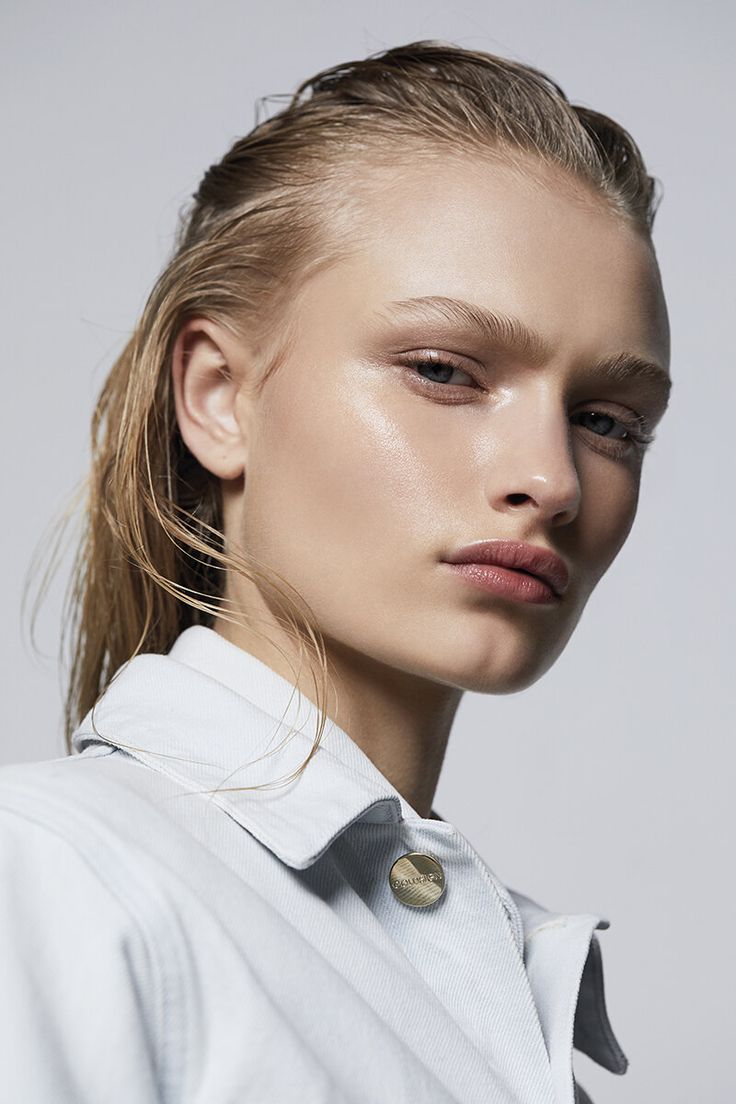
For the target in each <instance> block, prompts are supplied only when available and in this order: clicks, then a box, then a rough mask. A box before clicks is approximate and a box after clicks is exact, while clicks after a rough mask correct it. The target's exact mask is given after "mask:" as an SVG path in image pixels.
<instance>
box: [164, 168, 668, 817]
mask: <svg viewBox="0 0 736 1104" xmlns="http://www.w3.org/2000/svg"><path fill="white" fill-rule="evenodd" d="M535 165H536V163H535ZM535 173H536V176H535V177H534V179H533V180H532V178H529V180H528V181H527V182H525V181H524V179H523V178H521V177H520V176H519V174H518V173H517V172H513V171H511V170H509V169H507V168H505V167H504V166H502V165H501V164H499V163H498V162H493V163H492V162H487V161H486V160H485V159H482V158H480V157H478V156H471V155H468V157H467V159H466V160H465V159H461V158H455V159H452V160H450V159H448V160H446V161H443V160H439V159H438V161H437V164H436V166H434V167H433V168H432V171H431V172H427V169H426V167H423V168H417V169H416V170H412V168H411V162H409V166H408V167H407V168H405V169H404V168H402V171H401V172H400V173H397V174H395V179H394V180H393V181H392V182H391V184H390V187H388V188H387V187H386V186H385V183H383V182H382V184H381V187H380V188H378V187H377V188H376V192H375V198H374V200H373V203H374V205H375V206H374V209H373V211H372V216H373V217H372V218H371V220H370V223H369V225H370V228H371V230H370V235H369V240H368V243H367V245H366V246H364V247H362V248H361V250H360V251H359V252H357V253H356V254H355V255H354V256H352V257H350V258H348V259H341V260H339V261H337V262H336V263H335V264H334V265H332V266H331V267H328V268H325V269H323V270H322V271H320V272H318V273H316V274H315V275H313V276H311V277H310V278H309V279H308V280H307V281H305V282H304V283H303V284H302V286H301V288H300V289H299V293H298V296H297V298H296V300H295V301H294V303H293V306H292V307H291V309H292V310H293V312H294V315H293V317H294V318H295V320H296V322H297V331H296V332H297V335H298V336H297V340H296V341H295V343H294V348H293V350H292V351H291V352H290V354H289V357H288V358H287V360H286V362H285V363H284V364H283V365H282V366H281V367H280V368H279V369H278V371H277V373H276V374H275V375H274V376H273V378H272V379H270V380H269V381H268V382H267V383H266V386H265V388H264V390H263V393H262V394H261V395H260V396H259V397H256V396H255V394H254V392H253V389H252V387H250V383H252V381H253V378H254V372H255V365H254V360H253V357H252V354H251V352H250V351H249V349H248V348H247V347H246V346H245V344H244V343H242V342H238V341H236V340H235V339H234V338H233V336H232V335H231V334H230V333H229V332H228V331H227V330H225V329H224V328H223V327H221V326H220V325H219V324H217V323H216V322H213V321H212V320H211V319H206V318H198V319H191V320H189V321H188V322H187V324H186V325H185V326H184V327H183V328H182V330H181V332H180V334H179V336H178V340H177V342H176V347H175V351H174V358H173V368H172V371H173V382H174V389H175V400H176V411H177V418H178V422H179V426H180V429H181V433H182V436H183V438H184V441H185V442H186V444H187V446H188V447H189V449H190V450H191V451H192V453H193V454H194V455H195V456H196V457H197V458H198V459H199V461H200V462H201V463H202V464H203V465H204V467H206V468H207V469H209V470H210V471H212V472H213V473H214V474H215V475H217V476H218V477H219V478H220V479H221V480H222V487H223V497H224V521H225V532H226V537H227V541H228V543H229V544H231V543H232V544H234V545H236V546H238V547H240V548H241V549H245V550H247V551H248V552H250V553H251V554H253V555H255V556H256V557H257V558H258V560H260V561H261V562H262V563H264V564H266V565H268V567H270V568H271V569H272V570H274V571H276V572H278V573H279V574H280V575H281V576H283V577H284V578H285V579H287V580H288V581H289V582H290V583H291V584H292V585H293V586H294V587H295V588H296V589H297V591H298V592H299V593H300V594H301V595H302V596H303V598H304V599H305V600H306V602H307V603H308V605H309V606H310V607H311V609H312V611H313V612H314V614H315V615H316V617H317V620H318V624H319V626H320V628H321V630H322V632H323V634H324V636H325V641H326V645H327V654H328V658H329V661H330V670H331V672H332V674H333V678H334V680H335V684H336V687H337V691H338V698H339V703H338V701H336V700H335V698H334V696H333V693H332V691H330V696H329V698H328V703H327V712H328V715H329V716H330V717H331V718H332V719H333V720H335V721H336V723H338V724H339V725H340V726H341V727H342V728H343V729H345V731H346V732H348V733H349V735H350V736H351V738H352V739H353V740H354V741H355V742H356V743H357V744H358V745H359V746H360V747H361V748H362V750H363V751H364V752H365V753H366V755H368V757H369V758H370V759H371V760H372V762H373V763H374V764H375V765H376V766H377V767H378V769H379V770H380V771H381V772H382V773H383V774H384V776H385V777H386V778H387V779H388V780H389V781H390V782H391V783H392V784H393V785H394V786H395V787H396V789H398V790H399V792H400V793H401V794H402V795H403V796H404V797H405V799H406V800H407V801H408V802H409V804H410V805H411V806H412V808H413V809H414V810H415V811H416V812H417V813H418V814H419V815H420V816H423V817H429V816H430V815H431V814H432V801H433V798H434V794H435V790H436V787H437V782H438V779H439V775H440V770H441V767H442V761H443V758H444V755H445V750H446V747H447V741H448V738H449V734H450V729H451V726H452V723H453V719H454V716H455V713H456V710H457V708H458V705H459V703H460V701H461V699H462V695H463V692H464V691H465V690H473V691H476V692H480V693H490V694H505V693H514V692H516V691H518V690H521V689H523V688H525V687H527V686H529V685H531V684H532V683H533V682H535V681H536V680H537V679H539V678H540V677H541V676H542V675H543V674H544V673H545V672H546V671H547V670H548V669H549V667H551V665H552V664H553V663H554V661H555V660H556V658H557V657H558V656H559V655H560V653H561V652H562V650H563V648H564V646H565V644H566V642H567V640H568V639H569V637H570V635H571V633H572V631H573V629H574V627H575V625H576V624H577V622H578V620H579V618H580V615H581V613H582V611H583V609H584V607H585V604H586V602H587V600H588V598H589V596H590V594H591V593H592V591H593V589H594V587H595V586H596V584H597V582H598V581H599V579H600V578H601V577H602V575H603V574H604V573H605V571H606V570H607V568H608V567H609V566H610V564H611V563H612V561H613V560H614V558H615V557H616V555H617V553H618V552H619V550H620V549H621V547H622V545H623V543H624V542H625V540H626V537H627V536H628V534H629V532H630V529H631V526H632V524H633V521H634V518H635V515H636V509H637V502H638V496H639V486H640V478H641V472H642V462H643V459H644V455H643V451H642V450H641V449H640V447H639V446H638V445H636V444H634V443H632V442H631V441H630V440H627V439H620V434H621V431H622V428H631V425H632V419H635V417H636V416H637V415H639V416H642V417H644V418H646V422H647V428H648V429H649V431H650V432H651V431H652V430H653V429H654V428H655V426H656V425H657V423H658V422H659V420H660V419H661V417H662V414H663V413H664V410H665V408H666V405H667V399H668V384H667V373H668V371H669V355H670V350H669V325H668V319H667V311H666V306H665V301H664V296H663V293H662V288H661V282H660V277H659V270H658V267H657V263H656V258H655V256H654V254H653V252H652V251H651V249H650V247H649V246H648V245H647V244H646V242H645V241H644V240H642V239H641V238H640V237H639V236H638V235H637V234H636V233H635V232H634V231H633V230H632V229H631V228H630V227H629V226H628V225H627V224H626V223H625V222H624V221H623V220H622V219H620V218H618V217H616V216H614V215H613V214H611V212H610V211H608V210H607V209H605V208H604V207H603V206H602V205H601V204H600V203H598V202H597V201H596V200H595V199H594V198H591V197H590V196H588V194H587V193H584V192H583V191H582V190H579V191H578V190H574V191H573V190H571V185H569V182H568V181H567V178H565V180H562V179H561V178H560V176H559V174H558V172H557V171H556V170H551V169H547V168H542V167H541V166H537V167H536V168H535ZM424 296H441V297H443V298H444V299H445V300H447V299H455V300H463V301H464V302H466V303H471V304H473V305H475V306H479V307H482V308H486V309H487V310H491V311H494V312H502V313H504V314H507V315H513V316H515V317H517V318H518V319H519V320H521V321H522V322H523V323H525V324H526V325H527V326H528V327H531V328H533V329H534V330H536V331H537V332H538V333H539V335H540V336H541V337H542V338H543V339H544V342H545V343H546V345H547V346H548V347H546V348H545V349H544V350H543V351H542V352H540V355H539V356H538V357H536V358H535V357H534V356H532V353H531V351H526V352H525V351H523V350H521V349H514V348H512V347H510V346H509V345H508V343H507V342H506V341H505V340H502V339H499V338H493V337H492V336H491V335H490V334H487V333H486V334H484V333H483V332H481V331H480V330H478V329H477V328H476V327H475V326H474V325H471V324H469V323H468V322H467V321H460V320H456V321H450V320H448V319H444V320H443V319H442V318H441V317H440V316H439V315H432V317H431V318H430V316H429V315H427V316H425V317H424V318H423V317H422V316H421V315H419V314H417V313H413V314H411V315H409V314H407V313H402V314H401V316H396V317H394V316H389V313H387V312H389V308H388V307H387V304H389V303H390V302H392V301H396V300H406V299H410V298H414V297H424ZM622 352H625V353H632V354H636V355H637V356H639V357H641V358H642V359H646V360H648V361H650V362H653V363H654V364H655V365H658V366H660V367H661V369H662V370H663V376H664V379H663V381H661V382H659V383H658V382H656V381H652V380H645V379H643V378H627V379H625V380H623V381H619V382H613V381H611V380H610V379H608V378H606V377H605V376H604V375H603V374H602V373H601V372H600V371H599V370H598V369H596V367H595V365H596V362H597V361H599V360H600V359H601V358H603V357H610V356H613V355H615V354H618V353H622ZM420 353H422V354H425V355H427V354H430V355H433V356H439V357H440V358H442V359H443V360H444V359H446V358H447V357H448V356H449V357H450V358H451V360H452V362H453V365H454V370H453V369H451V368H441V367H438V366H436V365H434V366H433V365H426V364H425V365H423V366H417V364H416V363H414V364H411V363H407V361H411V360H412V359H414V360H415V361H416V360H418V359H419V357H418V354H420ZM590 411H594V412H596V413H597V414H598V415H599V417H598V418H595V417H594V418H591V416H590ZM585 412H588V413H587V416H583V415H584V413H585ZM603 415H608V416H609V417H608V418H606V417H603ZM491 538H510V539H516V540H524V541H528V542H529V543H531V544H539V545H543V546H545V547H547V548H551V549H553V550H554V551H555V552H557V553H558V554H559V555H560V556H561V557H562V558H563V559H564V561H565V563H566V564H567V566H568V568H569V571H570V586H569V589H568V591H567V593H566V595H565V596H564V598H563V599H562V601H561V602H559V603H558V604H556V605H554V606H546V605H533V604H530V603H522V602H520V601H515V600H512V599H510V598H505V597H501V596H497V595H494V594H490V593H487V592H485V591H480V590H478V589H476V588H474V587H472V586H470V585H469V584H468V583H467V582H465V581H463V580H462V579H458V578H456V577H455V576H454V574H453V573H452V572H451V571H448V569H447V566H446V564H444V563H443V562H442V561H443V559H444V558H445V557H446V556H447V555H448V554H450V553H451V552H452V551H453V550H455V549H457V548H458V547H460V546H461V545H464V544H468V543H471V542H473V541H478V540H485V539H491ZM227 595H228V597H229V598H230V599H231V600H232V601H234V602H236V603H237V608H238V609H239V610H241V611H242V612H243V614H244V616H245V617H246V618H247V619H248V620H249V623H252V624H253V625H254V626H255V629H256V631H251V630H249V629H240V628H238V627H237V626H235V625H233V624H231V623H230V622H227V621H224V620H219V621H218V622H217V624H216V629H217V631H218V632H220V633H221V634H222V635H223V636H225V637H226V638H227V639H229V640H231V641H232V642H233V643H235V644H237V645H239V646H241V647H243V648H245V649H246V650H247V651H249V652H251V653H252V654H254V655H256V656H257V657H258V658H260V659H261V660H263V661H264V662H265V663H267V664H269V665H270V666H271V667H272V668H273V669H274V670H276V671H277V672H278V673H279V674H281V675H282V676H283V677H285V678H287V679H289V681H292V682H294V681H295V679H294V674H293V671H292V670H291V668H290V667H289V665H288V663H287V662H286V661H285V660H284V659H283V657H282V656H281V655H280V654H279V653H278V651H277V650H276V649H275V648H274V647H272V646H271V645H270V644H269V643H268V642H267V641H265V640H264V639H263V637H262V636H261V635H260V632H261V631H263V630H264V629H267V630H268V634H269V635H270V637H271V639H273V640H276V641H278V643H279V644H280V646H281V647H282V648H283V649H284V650H286V651H287V652H288V653H289V654H291V655H294V654H295V652H294V646H293V644H292V643H291V641H290V639H289V637H288V636H287V635H286V634H285V633H284V632H283V630H282V629H281V628H280V627H279V626H278V625H277V624H276V622H275V620H274V616H273V610H272V607H271V604H270V603H269V601H268V600H267V598H265V597H264V596H263V595H262V594H261V593H260V592H259V591H258V590H257V589H256V587H255V586H254V585H253V584H250V583H247V582H243V581H242V580H240V579H238V578H231V579H229V581H228V589H227ZM299 685H300V689H301V690H302V693H303V694H304V695H305V696H306V697H307V698H309V699H310V700H314V687H313V685H312V684H311V682H310V679H309V675H308V672H307V671H306V670H305V672H304V675H303V677H302V678H301V679H300V680H299ZM338 704H339V708H338ZM307 769H308V768H307Z"/></svg>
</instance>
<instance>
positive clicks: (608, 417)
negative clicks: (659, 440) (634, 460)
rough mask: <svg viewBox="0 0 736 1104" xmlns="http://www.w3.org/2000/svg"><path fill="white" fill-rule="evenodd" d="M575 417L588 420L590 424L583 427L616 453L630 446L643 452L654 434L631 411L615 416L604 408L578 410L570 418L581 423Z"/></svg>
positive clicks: (628, 449)
mask: <svg viewBox="0 0 736 1104" xmlns="http://www.w3.org/2000/svg"><path fill="white" fill-rule="evenodd" d="M576 419H583V420H590V421H591V422H592V424H590V425H588V426H584V428H587V429H590V431H591V432H592V433H593V434H594V436H596V437H598V438H600V439H601V441H602V442H606V444H605V445H604V448H605V449H606V450H608V451H611V452H612V453H614V454H616V455H623V454H624V453H626V452H628V451H630V450H631V449H632V448H636V449H638V450H639V451H640V452H644V451H645V450H646V448H647V447H648V446H649V445H650V444H651V443H652V441H653V440H654V436H655V435H654V434H653V433H648V432H647V429H646V423H645V422H644V419H643V418H641V417H639V415H637V414H633V413H632V414H630V415H627V416H626V417H624V418H615V417H614V416H613V414H609V413H608V412H607V411H605V410H593V409H590V410H579V411H577V412H576V413H575V414H573V415H572V420H573V424H581V423H580V422H579V421H576ZM609 442H610V443H609Z"/></svg>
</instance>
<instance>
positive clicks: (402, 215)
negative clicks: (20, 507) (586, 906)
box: [0, 42, 670, 1104]
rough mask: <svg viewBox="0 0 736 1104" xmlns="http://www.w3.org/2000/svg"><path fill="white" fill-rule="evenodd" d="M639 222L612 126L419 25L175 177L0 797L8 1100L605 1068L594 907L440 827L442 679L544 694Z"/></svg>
mask: <svg viewBox="0 0 736 1104" xmlns="http://www.w3.org/2000/svg"><path fill="white" fill-rule="evenodd" d="M307 91H309V92H310V93H311V95H310V96H309V97H307V96H305V92H307ZM655 206H656V204H655V199H654V181H653V178H652V177H650V176H648V175H647V172H646V169H645V167H644V164H643V162H642V159H641V155H640V153H639V151H638V149H637V147H636V145H635V143H634V142H633V140H632V139H631V137H630V136H629V135H628V134H627V133H626V132H625V131H623V130H622V129H621V128H620V127H619V126H618V125H617V124H615V123H614V122H612V121H611V120H610V119H607V118H606V117H605V116H602V115H599V114H597V113H596V112H594V111H591V110H589V109H587V108H583V107H579V106H574V105H571V104H570V103H569V102H568V100H567V99H566V98H565V95H564V93H563V92H562V90H561V89H560V88H559V86H557V85H556V84H555V83H554V82H553V81H552V80H550V79H549V78H548V77H546V76H545V75H543V74H542V73H540V72H539V71H537V70H535V69H531V68H529V67H526V66H524V65H521V64H519V63H516V62H513V61H509V60H506V59H503V58H497V57H493V56H492V55H489V54H485V53H480V52H473V51H467V50H463V49H460V48H458V47H455V46H452V45H449V44H446V43H441V42H418V43H412V44H409V45H406V46H402V47H398V48H396V49H391V50H387V51H385V52H383V53H381V54H379V55H376V56H374V57H371V58H368V59H366V60H362V61H356V62H353V63H350V64H347V65H341V66H336V67H334V68H332V69H329V70H326V71H324V72H322V73H319V74H318V75H317V76H315V77H313V78H312V79H311V80H308V81H305V82H304V83H303V84H302V85H301V86H300V87H299V88H298V90H297V92H296V93H295V94H294V96H293V98H292V99H291V102H290V103H289V104H288V105H287V107H286V108H285V109H284V110H283V111H281V112H279V113H278V114H277V115H275V116H274V117H272V118H271V119H269V120H267V121H264V122H262V123H261V124H260V125H257V126H256V127H255V129H254V130H253V131H252V132H251V133H250V134H249V135H247V136H246V137H245V138H243V139H241V140H239V141H238V142H236V143H235V145H234V146H233V147H232V149H231V150H230V151H229V152H228V153H227V154H226V155H225V157H224V158H223V159H222V161H221V162H220V163H219V164H217V165H214V166H212V167H211V168H210V169H209V170H208V172H207V173H206V174H205V177H204V179H203V181H202V183H201V185H200V187H199V189H198V191H197V193H196V195H195V196H194V203H193V204H192V205H191V208H190V209H189V210H188V212H187V213H186V216H185V217H184V218H183V219H182V224H181V232H180V235H179V238H178V241H177V246H176V249H175V252H174V255H173V257H172V259H171V261H170V262H169V264H168V265H167V267H166V269H165V271H164V272H163V273H162V275H161V276H160V278H159V280H158V281H157V283H156V285H155V287H154V289H153V291H152V293H151V295H150V298H149V300H148V302H147V304H146V307H145V309H144V312H143V316H142V318H141V320H140V323H139V325H138V327H137V328H136V330H135V333H134V334H133V336H132V338H131V340H130V341H129V343H128V345H127V347H126V348H125V350H124V352H123V354H122V356H121V357H120V358H119V360H118V361H117V363H116V364H115V365H114V367H113V369H112V372H111V374H110V376H109V379H108V380H107V382H106V384H105V387H104V389H103V391H102V394H101V396H100V399H99V403H98V407H97V409H96V411H95V416H94V422H93V459H92V471H91V476H90V481H89V497H88V503H87V510H86V519H87V527H86V532H85V534H84V540H83V543H82V546H81V547H80V551H79V558H78V561H77V566H76V571H75V575H74V580H73V583H74V585H73V588H72V592H71V596H72V601H71V613H70V624H71V625H72V631H73V637H74V643H73V666H72V672H71V676H72V677H71V682H70V688H69V696H68V703H67V718H66V719H67V739H68V750H69V751H70V752H71V754H70V755H69V756H65V757H63V758H62V759H57V760H51V761H48V762H45V763H33V764H16V765H13V766H10V767H6V768H4V769H3V770H2V771H1V772H0V820H1V823H2V833H1V834H0V840H1V843H0V855H1V862H2V875H3V884H4V887H5V893H4V895H3V901H2V906H0V907H1V910H2V913H1V921H0V927H1V932H2V946H3V970H4V979H5V983H4V985H3V991H4V993H5V1000H6V1003H5V1008H4V1014H3V1022H2V1024H1V1025H0V1026H1V1027H2V1030H1V1031H0V1040H1V1041H0V1055H1V1056H2V1059H3V1070H4V1073H5V1078H6V1081H7V1078H8V1077H9V1078H10V1086H11V1090H12V1091H10V1093H9V1097H8V1099H14V1100H15V1099H18V1100H20V1099H22V1100H23V1101H24V1102H29V1104H30V1102H36V1101H47V1100H52V1099H53V1100H54V1101H70V1102H71V1101H75V1102H76V1101H86V1100H90V1101H92V1100H95V1101H97V1100H101V1099H104V1100H106V1101H111V1102H115V1101H126V1102H128V1101H131V1100H135V1101H138V1102H142V1101H192V1102H194V1101H196V1102H202V1104H205V1102H206V1104H217V1102H223V1104H224V1102H225V1101H228V1102H230V1101H236V1100H237V1101H238V1102H243V1101H259V1102H261V1101H269V1102H270V1101H274V1102H276V1101H278V1102H287V1101H300V1102H303V1101H320V1102H322V1101H335V1102H337V1101H340V1102H342V1101H348V1100H350V1101H360V1102H368V1101H386V1100H401V1101H407V1102H408V1101H422V1102H428V1101H430V1102H443V1104H444V1102H450V1101H454V1102H463V1104H470V1102H476V1101H477V1102H480V1101H483V1102H485V1104H487V1102H489V1101H493V1102H498V1104H511V1102H516V1104H518V1102H524V1104H527V1102H528V1104H531V1102H534V1104H562V1102H565V1104H572V1102H574V1101H585V1100H587V1099H588V1097H587V1095H586V1094H585V1092H584V1091H583V1090H582V1088H581V1087H580V1086H578V1085H576V1083H575V1077H574V1070H573V1066H572V1050H573V1046H575V1047H576V1048H577V1049H579V1050H581V1051H583V1052H585V1053H587V1054H588V1055H590V1056H591V1057H592V1058H593V1059H595V1060H596V1061H597V1062H599V1063H600V1064H601V1065H603V1066H605V1067H606V1068H607V1069H609V1070H612V1071H613V1072H615V1073H623V1072H625V1070H626V1066H627V1060H626V1057H625V1056H624V1054H623V1052H622V1050H621V1047H620V1046H619V1044H618V1042H617V1040H616V1038H615V1035H614V1034H613V1031H612V1029H611V1026H610V1023H609V1021H608V1017H607V1015H606V1008H605V1001H604V996H603V975H602V968H601V959H600V948H599V945H598V941H597V936H596V935H595V930H596V929H598V928H605V927H607V926H608V921H607V920H605V919H602V918H600V917H598V916H595V915H593V914H588V913H585V914H578V915H568V914H565V915H561V914H557V913H553V912H550V911H549V910H546V909H544V908H543V907H542V906H541V905H539V904H538V903H537V902H535V901H533V900H531V899H530V898H528V897H526V896H524V895H523V894H520V893H517V892H515V891H513V890H511V889H509V888H508V887H506V886H504V885H502V884H501V882H500V881H499V879H498V878H497V877H496V876H495V875H494V873H493V872H492V871H491V870H489V869H488V867H487V866H486V864H485V863H484V862H483V861H482V859H481V858H480V856H479V855H478V854H477V853H476V852H475V850H474V849H473V847H472V846H471V844H470V843H469V842H468V841H467V840H466V839H465V838H464V837H463V835H462V834H461V833H460V832H459V831H458V830H457V829H456V828H454V827H453V825H452V824H451V823H448V822H446V821H444V820H443V819H442V818H441V817H440V816H439V815H438V814H437V813H436V811H435V810H434V809H433V808H432V802H433V796H434V793H435V790H436V786H437V782H438V777H439V774H440V769H441V766H442V760H443V756H444V753H445V748H446V746H447V740H448V737H449V733H450V729H451V726H452V721H453V718H454V715H455V712H456V710H457V707H458V705H459V703H460V700H461V698H462V694H463V692H464V691H465V690H474V691H476V692H481V693H488V694H505V693H510V692H514V691H518V690H520V689H523V688H525V687H526V686H529V685H531V684H532V683H534V682H535V681H536V680H537V679H538V678H539V677H540V676H541V675H542V674H543V673H544V672H545V671H546V670H548V669H549V667H550V666H551V665H552V664H553V663H554V661H555V659H556V658H557V657H558V656H559V654H560V653H561V651H562V649H563V648H564V645H565V643H566V641H567V640H568V638H569V637H570V634H571V633H572V631H573V629H574V627H575V625H576V623H577V622H578V619H579V618H580V615H581V613H582V610H583V608H584V606H585V603H586V601H587V599H588V597H589V596H590V594H591V592H592V590H593V588H594V587H595V585H596V583H597V582H598V580H599V579H600V578H601V576H602V575H603V574H604V573H605V571H606V569H607V568H608V567H609V565H610V564H611V562H612V561H613V559H614V558H615V556H616V554H617V552H618V551H619V549H620V548H621V547H622V545H623V543H624V541H625V540H626V537H627V535H628V533H629V530H630V528H631V525H632V522H633V520H634V516H635V512H636V507H637V499H638V493H639V484H640V477H641V471H642V464H643V459H644V454H645V451H646V449H647V446H648V445H649V444H650V443H651V441H652V439H653V432H654V428H655V426H656V425H657V424H658V422H659V420H660V419H661V417H662V415H663V413H664V410H665V407H666V405H667V400H668V395H669V390H670V379H669V376H668V363H669V331H668V321H667V311H666V307H665V302H664V297H663V293H662V288H661V282H660V277H659V270H658V266H657V261H656V257H655V252H654V247H653V244H652V240H651V231H652V224H653V220H654V211H655ZM519 797H520V800H523V795H521V794H520V795H519Z"/></svg>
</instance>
